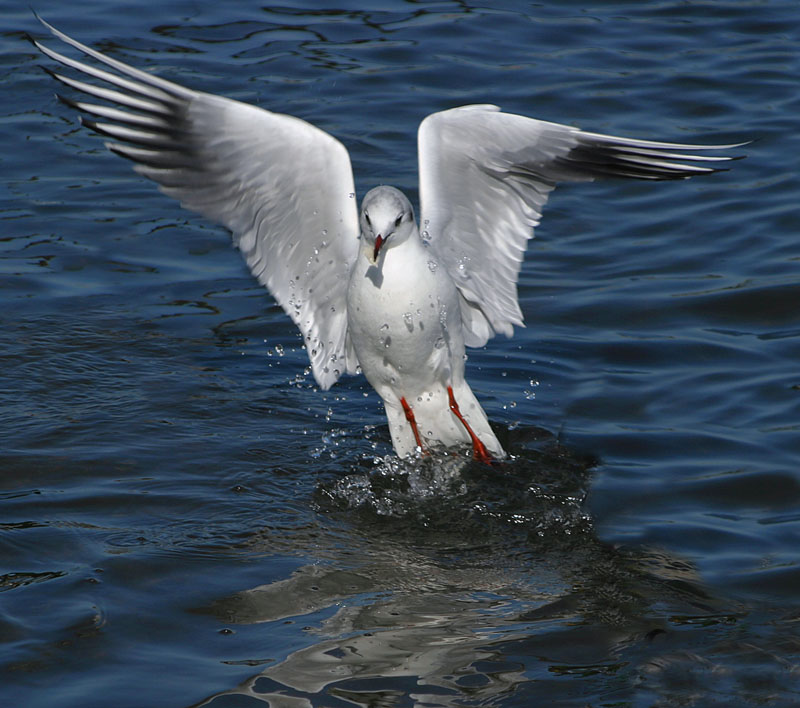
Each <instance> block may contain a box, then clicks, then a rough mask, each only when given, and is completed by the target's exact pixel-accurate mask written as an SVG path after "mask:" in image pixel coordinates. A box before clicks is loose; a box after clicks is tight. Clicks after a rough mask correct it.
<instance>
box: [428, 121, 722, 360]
mask: <svg viewBox="0 0 800 708" xmlns="http://www.w3.org/2000/svg"><path fill="white" fill-rule="evenodd" d="M418 141H419V190H420V202H421V209H420V211H421V219H422V220H421V225H422V230H423V235H425V234H424V232H426V231H427V239H428V240H429V241H430V245H431V248H432V249H434V252H435V254H436V256H437V258H438V259H439V261H440V262H441V263H442V264H443V265H444V266H445V267H446V268H447V269H448V272H449V273H450V274H451V275H452V277H453V279H454V281H455V283H456V286H457V287H458V290H459V293H460V301H461V314H462V320H463V323H464V336H465V341H466V344H467V345H468V346H472V347H479V346H483V345H484V344H485V343H486V342H487V340H489V339H490V338H491V337H493V336H494V335H495V334H496V333H498V332H502V333H503V334H505V335H507V336H511V334H512V333H513V326H514V325H518V326H521V325H522V312H521V311H520V308H519V303H518V302H517V278H518V276H519V269H520V265H521V263H522V260H523V258H524V254H525V247H526V245H527V241H528V239H529V238H531V237H532V236H533V227H534V226H536V225H538V223H539V219H540V218H541V214H542V207H543V206H544V204H545V202H546V201H547V197H548V195H549V194H550V192H551V191H552V190H553V188H554V187H555V186H556V183H557V182H560V181H562V180H571V181H588V180H593V179H596V178H598V177H632V178H636V179H650V180H665V179H685V178H687V177H693V176H695V175H699V174H707V173H709V172H715V171H717V170H716V169H715V168H714V167H710V166H708V163H709V162H714V161H720V160H730V159H732V158H730V157H712V156H705V155H697V154H694V153H693V152H692V151H698V150H711V149H724V148H731V147H737V145H681V144H677V143H660V142H650V141H647V140H632V139H629V138H618V137H613V136H610V135H600V134H597V133H586V132H583V131H581V130H578V129H577V128H572V127H570V126H566V125H559V124H558V123H547V122H545V121H540V120H535V119H533V118H526V117H524V116H518V115H513V114H510V113H501V112H500V109H499V108H498V107H497V106H491V105H474V106H462V107H461V108H453V109H451V110H448V111H442V112H440V113H433V114H431V115H429V116H428V117H427V118H425V120H423V121H422V124H421V125H420V127H419V135H418ZM687 151H688V152H687ZM676 160H680V161H681V162H676ZM684 163H688V164H684ZM692 163H699V164H692Z"/></svg>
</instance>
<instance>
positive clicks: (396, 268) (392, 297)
mask: <svg viewBox="0 0 800 708" xmlns="http://www.w3.org/2000/svg"><path fill="white" fill-rule="evenodd" d="M348 325H349V328H350V337H351V341H352V342H353V346H354V348H355V350H356V355H357V356H358V360H359V362H360V364H361V369H362V371H363V372H364V374H365V376H366V377H367V379H368V380H369V382H370V383H371V384H372V386H373V387H374V388H375V389H377V390H378V392H379V393H381V389H382V388H383V387H385V386H389V387H390V388H392V389H393V390H394V391H395V392H399V393H400V395H405V396H409V395H415V394H417V393H421V392H423V391H425V390H429V389H430V388H431V387H432V386H433V385H434V384H435V382H437V381H438V382H439V383H444V382H446V381H447V380H449V379H450V378H451V376H452V369H453V367H454V365H455V366H456V367H457V368H460V370H463V354H464V342H463V335H462V333H461V319H460V312H459V302H458V295H457V292H456V289H455V285H454V284H453V282H452V280H451V279H450V277H449V276H448V274H447V272H446V271H445V270H444V269H443V268H441V267H440V266H439V264H438V262H437V261H436V260H435V259H434V257H433V255H432V254H430V252H429V251H428V249H427V248H426V247H425V246H424V245H423V244H422V243H421V242H420V241H419V240H417V239H409V241H408V242H406V243H403V244H402V245H399V246H397V247H395V248H392V249H388V250H387V251H386V252H385V253H384V254H383V256H382V257H381V258H379V260H378V263H377V264H372V263H369V262H368V259H367V258H365V257H360V258H359V259H358V263H357V264H356V267H355V269H354V271H353V275H352V277H351V281H350V286H349V293H348ZM409 387H411V388H413V389H416V390H409Z"/></svg>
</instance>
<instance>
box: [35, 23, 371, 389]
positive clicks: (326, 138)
mask: <svg viewBox="0 0 800 708" xmlns="http://www.w3.org/2000/svg"><path fill="white" fill-rule="evenodd" d="M42 23H43V24H44V25H45V27H47V28H48V29H49V30H50V31H51V32H52V33H53V34H54V35H55V36H56V37H58V38H59V39H60V40H62V41H64V42H66V43H67V44H69V45H71V46H72V47H75V48H76V49H79V50H80V51H81V52H83V53H84V54H86V55H88V56H90V57H92V58H93V59H96V60H97V61H99V62H101V63H102V64H105V65H106V66H108V67H110V68H111V69H113V70H114V72H110V71H107V70H105V69H102V68H99V67H96V66H93V65H89V64H84V63H82V62H80V61H76V60H75V59H71V58H69V57H67V56H64V55H62V54H59V53H57V52H55V51H53V50H51V49H48V48H47V47H45V46H43V45H42V44H40V43H39V42H34V43H35V45H36V46H37V47H38V49H39V50H40V51H41V52H42V53H44V54H45V55H47V56H48V57H50V58H51V59H54V60H55V61H57V62H60V63H61V64H63V65H64V66H66V67H69V68H70V69H74V70H77V71H79V72H81V73H82V74H84V75H86V76H88V77H91V78H92V79H95V80H98V81H100V82H103V83H101V84H100V85H97V84H95V83H87V82H85V81H81V80H77V79H74V78H70V77H68V76H63V75H61V74H57V73H53V72H50V73H51V74H52V75H53V76H54V77H55V78H56V79H58V80H59V81H60V82H61V83H63V84H65V85H66V86H69V87H70V88H72V89H75V90H77V91H81V92H83V93H86V94H89V95H90V96H93V97H94V98H97V99H101V100H102V101H106V102H108V103H111V104H112V105H106V104H95V103H85V102H83V101H74V100H71V99H67V98H63V97H60V96H59V98H60V99H61V100H62V101H63V102H64V103H66V104H67V105H69V106H72V107H73V108H75V109H77V110H79V111H81V112H83V113H85V114H88V115H90V116H93V117H94V118H99V119H101V121H102V122H98V121H97V120H94V118H93V119H85V118H83V117H82V118H81V120H82V122H83V123H84V124H85V125H87V126H88V127H90V128H91V129H92V130H95V131H96V132H98V133H100V134H101V135H104V136H108V137H110V138H112V139H113V140H114V141H120V142H109V143H106V145H107V147H108V148H109V149H110V150H112V151H113V152H115V153H117V154H119V155H121V156H123V157H126V158H129V159H131V160H133V161H134V162H135V163H136V166H135V169H136V171H137V172H140V173H141V174H143V175H145V176H146V177H149V178H150V179H152V180H155V181H156V182H157V183H158V184H159V185H160V189H161V191H162V192H164V193H165V194H168V195H170V196H172V197H175V198H176V199H179V200H180V202H181V204H182V205H183V206H184V207H186V208H187V209H191V210H193V211H196V212H198V213H200V214H202V215H203V216H205V217H207V218H209V219H212V220H213V221H216V222H218V223H220V224H222V225H224V226H226V227H227V228H228V229H230V230H231V232H232V233H233V239H234V243H235V244H236V246H238V248H239V250H240V251H241V252H242V255H243V256H244V258H245V260H246V261H247V265H248V266H249V267H250V270H251V271H252V273H253V275H255V276H256V277H257V278H258V280H259V282H260V283H261V284H262V285H265V286H266V287H267V288H268V289H269V291H270V292H271V293H272V295H273V296H274V297H275V299H276V300H277V301H278V303H279V304H280V305H281V307H283V309H284V310H285V311H286V313H287V314H288V315H289V317H291V318H292V320H293V321H294V323H295V324H296V325H297V326H298V327H299V328H300V330H301V332H302V333H303V337H304V339H305V345H306V349H307V350H308V355H309V358H310V359H311V365H312V367H313V371H314V376H315V378H316V380H317V382H318V383H319V385H320V386H321V387H322V388H323V389H327V388H329V387H330V386H331V385H333V384H334V383H335V382H336V380H337V379H338V378H339V376H340V375H341V374H342V373H344V372H345V371H348V372H350V373H355V371H356V367H357V364H358V362H357V359H356V356H355V353H354V351H353V350H352V347H351V346H350V345H349V342H348V337H347V307H346V300H345V296H346V290H347V282H348V279H349V274H350V269H351V266H352V264H353V263H354V262H355V258H356V255H357V253H358V233H359V227H358V214H357V207H356V200H355V187H354V184H353V172H352V168H351V166H350V158H349V156H348V154H347V150H346V149H345V148H344V146H343V145H342V144H341V143H340V142H339V141H338V140H336V139H335V138H333V137H331V136H330V135H328V134H327V133H325V132H324V131H322V130H320V129H319V128H316V127H314V126H313V125H311V124H309V123H306V122H305V121H303V120H300V119H299V118H294V117H292V116H288V115H282V114H280V113H272V112H270V111H266V110H262V109H260V108H256V107H255V106H251V105H248V104H246V103H240V102H239V101H234V100H230V99H227V98H222V97H220V96H214V95H212V94H207V93H201V92H199V91H191V90H189V89H187V88H184V87H183V86H180V85H178V84H175V83H172V82H170V81H166V80H164V79H160V78H158V77H156V76H152V75H150V74H148V73H146V72H144V71H140V70H138V69H135V68H133V67H131V66H128V65H127V64H124V63H122V62H120V61H118V60H115V59H112V58H110V57H107V56H105V55H103V54H101V53H100V52H97V51H95V50H93V49H90V48H89V47H87V46H85V45H83V44H81V43H80V42H77V41H76V40H74V39H72V38H70V37H68V36H67V35H65V34H64V33H62V32H59V31H58V30H57V29H55V28H54V27H52V26H51V25H49V24H47V23H46V22H44V21H43V20H42Z"/></svg>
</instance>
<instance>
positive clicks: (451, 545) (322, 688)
mask: <svg viewBox="0 0 800 708" xmlns="http://www.w3.org/2000/svg"><path fill="white" fill-rule="evenodd" d="M484 5H485V6H479V5H475V4H473V3H470V2H389V1H388V0H385V1H383V2H381V1H376V2H371V3H370V2H368V3H360V4H359V3H350V4H349V5H348V4H347V3H343V4H339V5H334V4H330V3H324V4H319V3H316V4H314V6H315V7H316V8H317V9H315V10H313V11H309V10H307V9H303V7H302V4H300V3H292V2H290V1H289V0H287V2H285V3H283V4H282V5H281V6H280V7H259V6H258V4H257V3H256V4H254V3H244V2H231V3H211V2H207V1H206V0H193V1H192V2H189V1H188V0H167V1H166V2H163V3H159V4H157V5H152V4H151V5H148V9H147V11H146V12H145V11H143V7H144V6H143V5H142V4H141V3H135V2H130V1H127V0H114V1H106V2H101V1H100V0H89V1H87V2H81V3H79V4H78V5H74V4H69V3H61V2H55V1H54V0H43V1H42V2H40V3H37V5H36V9H37V10H38V11H39V12H40V13H41V14H42V15H43V16H44V17H45V18H46V19H48V20H49V21H50V22H52V23H54V24H56V25H57V26H58V27H60V28H61V29H64V30H65V31H67V32H69V33H71V34H73V35H74V36H76V37H77V38H78V39H80V40H82V41H84V42H86V43H88V44H90V45H92V46H95V47H97V48H99V49H101V50H103V51H106V52H108V53H109V54H111V55H113V56H115V57H119V58H121V59H123V60H125V61H128V62H130V63H132V64H135V65H138V66H142V67H146V68H148V69H149V70H152V71H157V72H158V73H159V74H160V75H162V76H165V77H167V78H169V79H172V80H176V81H179V82H181V83H184V84H187V85H189V86H191V87H194V88H198V89H203V90H206V91H210V92H216V93H222V94H225V95H227V96H231V97H234V98H237V99H240V100H245V101H249V102H254V103H258V104H260V105H263V106H265V107H269V108H272V109H275V110H278V111H281V112H286V113H290V114H294V115H297V116H300V117H302V118H305V119H306V120H310V121H312V122H313V123H315V124H317V125H318V126H320V127H321V128H323V129H325V130H327V131H329V132H331V133H333V134H335V135H336V136H337V137H339V138H340V139H341V140H342V141H343V142H344V143H345V145H346V146H347V147H348V149H349V150H350V153H351V156H352V159H353V163H354V168H355V171H356V182H357V186H358V190H359V193H360V194H363V192H364V191H365V189H367V188H369V187H371V186H374V185H375V184H378V183H386V182H388V183H391V184H395V185H397V186H398V187H400V188H402V189H404V190H406V191H407V192H408V193H409V194H410V195H411V196H412V199H414V200H416V196H417V192H416V174H415V172H416V157H415V131H416V127H417V125H418V123H419V121H420V120H421V119H422V118H423V117H424V116H425V115H426V114H428V113H429V112H432V111H434V110H439V109H443V108H448V107H452V106H455V105H460V104H466V103H475V102H493V103H497V104H498V105H500V106H502V107H503V108H504V109H506V110H509V111H512V112H518V113H523V114H526V115H531V116H536V117H539V118H543V119H547V120H554V121H558V122H567V123H572V124H575V125H579V126H581V127H584V128H586V129H590V130H595V131H602V132H609V133H617V134H623V135H631V136H634V137H643V138H654V139H666V140H676V141H682V142H691V141H697V142H723V143H724V142H740V141H745V140H754V141H755V142H753V143H752V144H751V145H749V146H747V147H746V148H744V149H743V150H742V151H741V152H743V153H746V154H747V159H745V160H743V161H739V162H735V163H732V165H731V169H730V170H729V171H727V172H723V173H720V174H716V175H713V176H711V177H708V178H704V179H698V180H692V181H688V182H680V183H663V184H638V183H625V182H607V183H598V184H582V185H568V186H564V187H561V188H560V189H559V190H557V191H556V192H555V193H554V195H553V197H552V198H551V200H550V203H549V204H548V207H547V209H546V212H545V218H544V220H543V222H542V225H541V226H540V227H539V228H538V229H537V233H536V239H535V240H534V241H532V242H531V245H530V247H529V250H528V256H527V261H526V263H525V265H524V268H523V271H522V275H521V281H520V299H521V303H522V309H523V311H524V313H525V316H526V322H527V328H526V329H522V330H519V331H517V333H516V335H515V337H514V338H513V339H498V340H495V341H492V342H490V344H489V346H487V347H486V348H485V349H482V350H477V351H473V352H471V354H470V358H469V361H468V378H469V380H470V382H471V383H472V386H473V388H474V389H475V391H476V393H477V395H478V398H479V399H481V401H482V402H483V404H484V407H485V408H486V410H487V412H488V414H489V417H490V418H491V420H492V421H493V423H494V424H495V426H496V429H497V431H498V434H499V435H500V437H501V438H502V439H503V440H505V441H506V444H507V447H508V448H509V449H510V450H511V451H512V453H513V455H514V458H513V459H512V460H511V461H509V462H508V463H507V464H503V465H497V466H495V467H492V468H489V467H486V466H483V465H480V464H473V463H470V464H466V465H465V464H464V461H463V460H461V459H459V458H458V456H457V455H450V456H448V457H446V458H441V459H439V458H437V459H436V460H431V459H427V460H422V461H417V462H402V463H401V462H400V461H399V460H397V459H396V458H395V457H393V456H392V454H391V447H390V445H389V437H388V430H387V427H386V422H385V418H384V416H383V413H382V407H381V405H380V400H379V399H378V397H377V395H376V394H375V393H374V392H373V391H372V390H371V389H370V388H369V387H368V385H367V384H366V382H365V381H364V380H363V379H362V378H349V379H346V380H344V381H343V382H342V383H341V384H340V385H338V386H336V387H335V388H334V389H332V390H331V391H329V392H327V393H323V392H320V391H319V390H317V387H316V386H315V384H314V381H313V378H312V377H311V376H310V374H309V373H308V372H307V368H306V367H307V366H308V361H307V358H306V356H305V353H304V351H303V350H302V347H301V341H300V339H299V336H298V335H297V333H296V332H295V330H294V328H293V326H292V325H291V323H290V322H289V320H288V319H287V318H286V317H285V316H284V315H283V313H282V311H281V310H280V309H279V308H278V307H277V306H276V305H275V304H274V302H273V301H272V300H271V299H270V297H269V295H268V294H267V293H266V292H265V291H264V290H262V289H261V288H260V287H258V285H257V284H256V283H255V282H254V281H253V279H252V278H251V277H250V275H249V273H248V272H247V270H246V268H245V266H244V264H243V263H242V262H241V259H240V257H239V255H238V254H237V253H236V252H235V251H234V250H233V249H232V248H231V247H230V239H229V236H228V235H227V234H226V233H225V232H224V231H223V230H221V229H219V228H217V227H214V226H213V225H210V224H208V223H206V222H205V221H203V220H201V219H199V218H196V217H194V216H193V215H191V214H188V213H187V212H184V211H182V210H181V209H180V208H179V206H178V205H176V204H174V203H173V202H172V201H170V200H169V199H167V198H166V197H163V196H162V195H160V194H159V193H158V192H157V191H156V189H155V188H154V187H153V185H152V184H150V183H148V182H146V181H145V180H143V179H141V178H139V177H137V176H136V175H135V174H134V173H133V172H132V171H131V170H130V169H129V166H128V165H127V164H124V162H123V161H122V160H119V159H118V158H116V157H114V156H112V155H109V154H108V153H107V152H106V151H105V149H104V148H103V146H102V144H101V141H100V140H98V139H97V138H95V137H93V136H91V135H89V134H88V132H87V131H86V130H85V129H82V128H80V127H79V126H78V125H77V122H76V119H75V116H74V115H72V114H71V113H70V111H69V110H68V109H67V108H65V107H63V106H61V105H59V104H57V103H56V102H55V100H54V99H53V92H54V90H55V86H54V83H53V82H52V80H51V79H50V78H49V77H48V76H46V75H45V74H44V73H43V72H41V71H40V70H39V68H38V66H37V65H38V64H40V63H47V60H45V59H43V58H42V57H40V56H38V54H37V52H36V51H35V50H34V49H33V48H32V47H31V45H30V44H28V43H27V42H26V41H25V40H24V34H25V33H26V32H27V33H31V34H34V35H35V36H37V37H42V38H43V37H44V36H45V33H44V31H43V30H42V29H41V28H40V27H39V26H38V23H37V22H36V20H35V19H34V18H33V17H32V16H31V14H30V13H29V11H28V10H27V8H25V9H16V8H11V7H10V6H9V4H8V3H6V6H5V7H4V9H3V27H4V32H3V35H2V38H1V39H0V63H1V64H2V68H3V71H2V72H0V90H2V102H1V103H0V113H1V114H2V126H3V128H2V131H0V142H2V149H1V150H0V161H2V162H1V163H0V164H2V176H3V179H2V192H1V193H0V220H2V229H1V230H0V305H1V306H2V310H0V312H2V314H0V318H2V328H0V469H1V470H2V473H1V474H0V705H2V706H27V707H29V708H39V707H44V706H48V707H49V706H54V705H57V706H69V707H72V706H74V707H76V708H77V707H81V708H91V707H94V706H97V707H98V708H99V707H101V706H102V707H106V706H112V705H113V706H120V707H123V708H124V707H131V708H145V707H150V706H153V707H158V708H164V707H170V706H175V707H184V706H185V707H188V706H199V705H203V706H213V707H214V708H233V707H236V708H240V707H243V706H258V705H271V706H275V707H278V708H282V707H284V706H286V707H289V708H294V707H299V706H325V707H326V708H327V707H330V708H339V707H344V706H352V705H357V706H371V707H378V706H386V707H388V706H398V707H399V706H478V705H480V706H502V707H503V708H510V707H512V706H514V707H516V706H520V707H522V706H534V705H559V706H582V707H583V706H595V707H596V706H673V705H676V706H711V705H718V706H738V705H759V706H760V705H775V706H784V705H785V706H792V705H796V704H798V703H800V635H799V634H798V623H800V611H799V609H798V602H797V597H798V592H799V591H800V569H799V568H798V547H800V538H798V536H799V534H798V530H800V511H799V509H800V471H799V470H798V461H799V460H800V437H799V436H800V370H799V369H798V362H799V361H800V307H799V306H798V302H800V277H798V276H799V275H800V238H798V206H797V203H798V170H797V166H798V157H797V156H798V154H800V144H798V137H797V135H798V123H797V116H798V115H800V101H799V100H798V93H799V92H798V82H797V77H798V76H800V51H799V50H800V6H798V5H797V3H796V2H789V1H788V0H785V1H783V2H779V1H777V0H776V1H774V2H771V1H770V0H764V1H763V2H749V1H744V0H742V1H738V0H730V1H728V2H722V1H719V2H718V1H715V0H709V1H707V2H693V1H687V2H677V1H672V0H665V1H663V2H650V1H647V2H607V3H601V2H596V3H593V4H592V3H586V2H585V1H581V2H579V1H577V0H575V1H571V2H549V1H547V2H544V3H535V4H534V3H530V4H529V3H523V2H504V3H485V4H484ZM54 45H55V43H54V42H52V43H51V46H54Z"/></svg>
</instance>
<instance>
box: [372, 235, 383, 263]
mask: <svg viewBox="0 0 800 708" xmlns="http://www.w3.org/2000/svg"><path fill="white" fill-rule="evenodd" d="M383 242H384V239H383V237H382V236H381V235H380V234H378V235H377V236H376V237H375V251H374V252H373V254H372V260H373V261H377V260H378V253H380V250H381V246H383Z"/></svg>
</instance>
